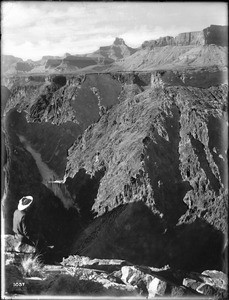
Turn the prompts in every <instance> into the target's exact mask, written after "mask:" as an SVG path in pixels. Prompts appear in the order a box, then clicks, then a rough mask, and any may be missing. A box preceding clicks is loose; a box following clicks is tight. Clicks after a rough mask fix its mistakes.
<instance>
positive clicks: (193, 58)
mask: <svg viewBox="0 0 229 300" xmlns="http://www.w3.org/2000/svg"><path fill="white" fill-rule="evenodd" d="M227 31H228V27H227V26H219V25H211V26H210V27H207V28H205V29H203V30H201V31H197V32H186V33H181V34H179V35H178V36H176V37H171V36H166V37H160V38H159V39H157V40H150V41H145V42H144V43H143V44H142V45H141V47H139V48H136V49H134V48H131V47H129V46H127V45H126V43H125V41H124V40H123V39H121V38H116V39H115V41H114V43H113V44H112V45H110V46H104V47H100V48H99V49H98V50H97V51H95V52H93V53H88V54H82V55H64V56H63V57H55V56H44V57H43V58H42V59H41V60H39V61H35V62H33V61H31V60H27V61H26V62H24V61H22V60H21V59H19V60H18V59H17V58H14V57H12V56H8V55H3V57H2V63H3V69H4V76H10V75H12V74H15V73H16V74H20V75H23V74H27V73H32V74H40V73H43V74H45V73H48V74H52V73H63V72H64V73H75V72H78V73H79V72H85V73H88V72H89V73H90V72H102V71H103V72H110V71H117V70H119V71H137V70H138V71H140V70H145V71H152V70H160V69H173V70H174V69H179V70H180V69H187V68H189V69H190V68H193V67H194V68H196V67H198V68H201V67H212V66H221V67H225V66H227V49H226V47H227V44H228V37H227Z"/></svg>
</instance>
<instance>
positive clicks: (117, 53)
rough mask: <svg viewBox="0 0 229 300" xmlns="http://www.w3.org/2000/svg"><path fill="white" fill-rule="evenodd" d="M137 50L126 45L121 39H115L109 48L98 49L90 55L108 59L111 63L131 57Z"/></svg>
mask: <svg viewBox="0 0 229 300" xmlns="http://www.w3.org/2000/svg"><path fill="white" fill-rule="evenodd" d="M136 51H137V49H134V48H131V47H129V46H127V45H126V43H125V41H124V40H123V39H121V38H116V39H115V41H114V43H113V44H112V45H111V46H106V47H100V48H99V50H97V51H95V52H93V53H92V55H101V56H102V57H104V58H110V59H112V60H113V61H115V60H117V59H121V58H124V57H127V56H130V55H132V54H133V53H134V52H136Z"/></svg>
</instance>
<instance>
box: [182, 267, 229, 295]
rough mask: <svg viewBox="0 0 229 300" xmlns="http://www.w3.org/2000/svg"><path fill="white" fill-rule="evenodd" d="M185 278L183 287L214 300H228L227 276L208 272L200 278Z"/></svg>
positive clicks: (217, 272)
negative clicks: (211, 297)
mask: <svg viewBox="0 0 229 300" xmlns="http://www.w3.org/2000/svg"><path fill="white" fill-rule="evenodd" d="M190 277H191V278H184V280H183V285H184V286H186V287H189V288H192V289H193V290H195V291H196V292H198V293H200V294H203V295H205V296H214V297H215V298H214V299H227V281H228V279H227V275H226V274H224V273H223V272H220V271H216V270H206V271H204V272H202V273H201V274H199V278H198V277H195V278H194V277H193V276H190Z"/></svg>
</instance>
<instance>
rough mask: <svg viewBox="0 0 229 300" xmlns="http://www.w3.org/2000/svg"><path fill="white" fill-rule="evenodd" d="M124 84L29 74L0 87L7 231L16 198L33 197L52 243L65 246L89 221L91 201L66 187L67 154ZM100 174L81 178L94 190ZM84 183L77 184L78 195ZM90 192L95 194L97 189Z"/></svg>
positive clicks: (108, 77) (98, 78)
mask: <svg viewBox="0 0 229 300" xmlns="http://www.w3.org/2000/svg"><path fill="white" fill-rule="evenodd" d="M149 80H150V77H149ZM123 84H124V83H123V82H121V79H119V77H118V76H117V78H115V76H112V75H110V74H102V75H88V76H86V77H85V76H76V77H71V76H67V77H66V76H61V75H60V76H50V77H43V76H40V77H39V76H37V77H36V76H29V77H21V78H13V79H12V81H8V87H9V88H10V91H9V90H8V89H7V88H5V89H4V88H3V89H2V96H4V99H3V101H2V108H3V110H4V108H5V110H4V115H3V119H2V129H3V132H4V136H5V149H6V154H5V157H4V161H3V165H4V173H5V174H4V175H5V192H4V197H3V198H4V199H3V200H4V201H3V202H4V206H5V215H6V231H7V232H11V231H12V216H13V211H14V210H15V209H16V207H17V203H18V200H19V199H20V198H21V197H22V196H23V195H27V194H32V195H33V196H34V199H35V203H36V205H35V207H36V209H35V208H34V211H33V216H34V222H35V223H38V224H40V226H41V231H42V232H43V233H45V235H47V238H48V239H50V240H51V242H52V241H53V239H54V241H55V242H57V243H58V241H59V242H60V243H63V241H61V240H62V238H63V240H64V241H65V242H64V243H65V244H66V241H68V242H69V241H71V239H72V238H71V235H72V234H73V233H74V234H76V232H77V231H78V230H79V228H80V219H82V218H81V217H82V216H83V217H85V220H89V219H91V218H92V214H91V213H90V208H91V205H92V204H90V200H88V203H89V204H86V205H85V204H84V203H83V204H82V205H81V202H80V201H82V200H83V197H82V195H81V198H80V199H81V200H79V205H78V204H77V202H76V195H74V194H70V193H69V191H68V190H67V188H66V185H65V179H66V178H64V174H65V167H66V162H67V150H68V149H69V148H70V147H71V145H72V144H73V143H74V141H75V140H76V139H77V137H78V136H79V135H80V134H82V133H83V131H84V130H85V129H86V128H87V127H88V126H89V125H91V124H92V123H94V122H96V121H97V120H98V119H99V118H100V117H101V115H103V114H104V113H105V112H106V110H107V109H108V108H109V107H111V106H112V105H114V104H115V103H118V102H119V101H120V100H119V95H120V94H121V90H122V85H123ZM3 110H2V112H3ZM100 176H101V175H99V174H98V175H97V176H95V178H94V179H93V178H92V179H91V178H90V177H89V178H88V176H87V175H86V174H82V176H81V178H82V182H83V181H84V182H85V184H86V185H90V184H91V185H93V186H94V185H95V184H96V182H97V181H98V180H99V179H98V178H100ZM82 182H81V184H79V189H80V191H81V194H83V192H82V190H83V189H82V188H81V187H82V186H83V184H82ZM94 189H95V192H94V193H95V195H96V194H97V190H96V187H95V188H94ZM92 195H93V194H92ZM93 199H94V198H93ZM79 206H81V208H82V212H81V216H80V215H79V213H78V210H79ZM85 210H86V212H85ZM61 212H63V217H62V216H61ZM85 214H87V216H85ZM85 220H84V221H85ZM66 222H68V224H69V225H67V223H66ZM54 228H58V230H56V231H55V230H54ZM53 231H55V234H52V232H53ZM58 235H59V236H60V237H61V238H60V239H58Z"/></svg>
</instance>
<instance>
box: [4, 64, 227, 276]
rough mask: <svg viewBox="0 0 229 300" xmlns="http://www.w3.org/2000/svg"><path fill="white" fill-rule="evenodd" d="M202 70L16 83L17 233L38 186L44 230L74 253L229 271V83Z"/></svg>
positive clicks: (11, 184)
mask: <svg viewBox="0 0 229 300" xmlns="http://www.w3.org/2000/svg"><path fill="white" fill-rule="evenodd" d="M193 72H194V73H195V74H194V73H192V72H191V71H188V72H172V71H158V72H152V73H149V72H140V73H137V72H124V73H121V72H118V73H114V72H113V73H103V74H87V75H79V76H70V75H58V76H54V75H53V76H48V77H45V76H29V77H22V78H14V79H12V80H10V81H9V82H8V83H7V86H8V88H9V89H10V92H7V90H6V91H5V95H6V97H7V98H8V99H5V101H3V106H5V111H4V115H3V120H2V121H3V122H2V124H3V131H4V134H5V148H6V158H5V160H4V163H5V165H4V170H5V171H4V172H5V193H4V197H3V198H4V201H3V203H4V206H5V215H6V228H7V231H8V232H11V230H12V215H13V211H14V210H15V209H16V207H17V202H18V200H19V199H20V198H21V197H22V196H23V195H25V194H32V195H33V196H34V198H35V207H34V210H33V211H32V214H33V220H34V223H35V224H37V225H36V226H37V228H39V229H37V230H40V231H41V232H43V233H45V235H46V237H47V239H48V241H49V242H52V243H54V244H56V245H58V246H59V248H61V247H62V248H63V245H64V246H65V247H66V248H65V250H66V249H71V253H72V254H76V253H79V254H81V255H85V256H90V257H99V258H119V259H126V260H129V261H131V263H134V264H136V263H137V264H142V265H144V264H148V265H151V266H157V267H163V266H164V265H165V264H169V265H170V266H172V267H174V268H181V269H189V270H197V271H203V270H206V269H216V270H222V269H223V268H224V265H225V264H224V261H223V259H224V254H223V251H224V252H225V249H224V245H226V244H227V242H226V241H225V238H224V236H225V233H226V231H227V176H226V174H227V170H226V167H225V166H227V143H226V140H227V108H226V105H227V92H228V91H227V85H225V84H222V83H223V82H224V79H222V78H223V76H219V77H217V75H216V72H219V74H220V75H222V73H220V72H221V71H220V70H218V69H217V68H216V69H215V70H213V71H212V70H211V71H210V72H209V70H199V72H197V71H193ZM208 72H209V73H211V75H209V76H208V77H205V75H206V74H208ZM217 74H218V73H217ZM192 76H194V77H195V78H200V79H201V78H203V77H204V78H205V81H204V82H202V83H201V80H200V81H198V80H197V79H193V78H192ZM198 76H199V77H198ZM214 76H215V77H217V78H218V81H217V82H215V84H214V85H215V86H211V85H212V81H214V80H213V79H214ZM85 228H86V229H85ZM84 229H85V230H84ZM62 248H61V249H62ZM209 249H211V251H209ZM62 250H63V249H62ZM65 254H66V252H65Z"/></svg>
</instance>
